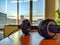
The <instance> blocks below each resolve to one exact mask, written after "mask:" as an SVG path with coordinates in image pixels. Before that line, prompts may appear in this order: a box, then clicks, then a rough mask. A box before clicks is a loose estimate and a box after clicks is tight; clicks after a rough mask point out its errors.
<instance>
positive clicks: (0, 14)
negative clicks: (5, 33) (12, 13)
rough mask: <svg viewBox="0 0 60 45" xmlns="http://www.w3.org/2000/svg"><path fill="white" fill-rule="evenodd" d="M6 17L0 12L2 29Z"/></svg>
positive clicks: (0, 26)
mask: <svg viewBox="0 0 60 45" xmlns="http://www.w3.org/2000/svg"><path fill="white" fill-rule="evenodd" d="M6 19H7V15H6V14H4V13H1V12H0V28H3V27H4V25H5V24H6Z"/></svg>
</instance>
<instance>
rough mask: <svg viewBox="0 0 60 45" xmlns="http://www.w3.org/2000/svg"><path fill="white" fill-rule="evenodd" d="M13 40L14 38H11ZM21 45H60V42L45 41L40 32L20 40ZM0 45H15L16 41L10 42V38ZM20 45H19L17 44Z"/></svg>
mask: <svg viewBox="0 0 60 45" xmlns="http://www.w3.org/2000/svg"><path fill="white" fill-rule="evenodd" d="M11 38H12V39H14V38H13V36H11ZM19 41H20V43H21V44H20V45H60V40H54V39H50V40H44V38H43V37H41V36H40V35H39V34H38V32H30V35H28V36H22V37H20V39H19ZM0 45H15V44H14V41H12V40H10V39H9V38H8V37H7V38H5V39H3V40H1V41H0ZM17 45H18V44H17Z"/></svg>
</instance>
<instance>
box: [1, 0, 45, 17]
mask: <svg viewBox="0 0 60 45" xmlns="http://www.w3.org/2000/svg"><path fill="white" fill-rule="evenodd" d="M44 10H45V4H44V0H33V16H43V15H44ZM29 11H30V3H29V0H19V15H24V16H29V14H30V13H29ZM0 12H3V13H6V14H7V16H16V0H0Z"/></svg>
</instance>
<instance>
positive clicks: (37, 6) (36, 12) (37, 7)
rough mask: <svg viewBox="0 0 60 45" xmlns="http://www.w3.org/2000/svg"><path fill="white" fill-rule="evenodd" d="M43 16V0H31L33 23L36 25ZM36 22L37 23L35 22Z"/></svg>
mask: <svg viewBox="0 0 60 45" xmlns="http://www.w3.org/2000/svg"><path fill="white" fill-rule="evenodd" d="M44 16H45V0H36V1H35V0H33V25H38V24H39V22H40V21H42V20H43V19H44ZM37 22H38V24H36V23H37Z"/></svg>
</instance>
